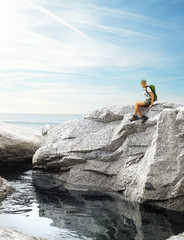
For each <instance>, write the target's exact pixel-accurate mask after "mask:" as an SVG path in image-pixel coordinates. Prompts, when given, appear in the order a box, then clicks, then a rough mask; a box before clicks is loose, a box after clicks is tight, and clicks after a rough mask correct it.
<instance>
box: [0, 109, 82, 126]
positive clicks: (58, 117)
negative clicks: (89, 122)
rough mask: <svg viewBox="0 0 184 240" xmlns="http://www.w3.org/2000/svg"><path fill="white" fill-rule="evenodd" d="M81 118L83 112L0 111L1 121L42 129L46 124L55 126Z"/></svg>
mask: <svg viewBox="0 0 184 240" xmlns="http://www.w3.org/2000/svg"><path fill="white" fill-rule="evenodd" d="M80 118H82V114H31V113H30V114H25V113H0V122H6V123H11V124H15V125H19V126H24V127H27V128H32V129H36V130H41V129H42V128H43V127H44V126H45V125H52V126H54V125H57V124H61V123H63V122H66V121H70V120H74V119H80Z"/></svg>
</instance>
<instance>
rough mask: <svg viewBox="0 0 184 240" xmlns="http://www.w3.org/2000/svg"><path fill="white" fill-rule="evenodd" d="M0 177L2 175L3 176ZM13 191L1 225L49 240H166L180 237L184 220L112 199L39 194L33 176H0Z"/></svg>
mask: <svg viewBox="0 0 184 240" xmlns="http://www.w3.org/2000/svg"><path fill="white" fill-rule="evenodd" d="M1 171H2V170H1ZM0 175H1V176H3V177H5V178H7V179H9V181H10V183H11V185H12V186H13V187H14V188H15V189H16V191H15V192H14V193H13V194H11V195H9V196H8V198H6V199H5V200H4V201H3V202H2V204H1V205H0V225H1V226H5V227H10V228H13V229H16V230H19V231H21V232H24V233H26V234H29V235H34V236H39V237H45V238H47V239H48V240H64V239H66V240H79V239H86V240H106V239H107V240H133V239H135V240H143V239H144V240H164V239H167V238H168V237H169V236H171V235H173V234H177V233H180V232H183V231H184V214H181V213H175V212H170V211H163V210H158V209H157V210H156V209H153V208H150V207H143V206H140V205H138V204H136V203H129V202H126V201H123V200H122V199H120V198H117V197H115V196H112V195H109V194H105V195H96V194H95V195H91V194H89V193H87V192H83V193H79V192H71V193H66V192H65V193H64V192H63V193H61V192H60V193H57V192H54V191H52V192H50V193H48V192H43V191H40V190H39V189H37V187H35V185H34V179H33V177H32V171H31V170H28V171H25V172H15V171H13V172H12V170H11V172H10V171H5V170H3V171H2V172H0Z"/></svg>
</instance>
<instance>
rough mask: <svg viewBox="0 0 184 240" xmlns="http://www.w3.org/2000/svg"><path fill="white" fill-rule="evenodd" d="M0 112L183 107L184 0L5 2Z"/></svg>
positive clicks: (0, 12) (0, 22) (0, 20)
mask: <svg viewBox="0 0 184 240" xmlns="http://www.w3.org/2000/svg"><path fill="white" fill-rule="evenodd" d="M0 6H1V7H0V34H1V38H0V51H1V54H0V102H1V108H0V112H23V113H26V112H30V113H85V112H86V111H88V110H92V109H95V108H100V107H103V106H109V105H116V104H117V105H121V104H123V105H125V104H134V102H135V101H137V100H143V99H144V96H143V95H142V89H141V86H140V80H141V79H142V78H144V79H147V81H148V83H149V84H154V85H155V86H156V89H157V93H158V97H159V102H175V103H182V104H184V94H183V92H184V68H183V65H184V46H183V42H184V26H183V22H184V15H183V9H184V2H183V0H149V1H147V0H139V1H137V0H131V1H130V0H113V1H112V0H111V1H110V0H39V1H38V0H13V1H12V0H6V1H4V0H0Z"/></svg>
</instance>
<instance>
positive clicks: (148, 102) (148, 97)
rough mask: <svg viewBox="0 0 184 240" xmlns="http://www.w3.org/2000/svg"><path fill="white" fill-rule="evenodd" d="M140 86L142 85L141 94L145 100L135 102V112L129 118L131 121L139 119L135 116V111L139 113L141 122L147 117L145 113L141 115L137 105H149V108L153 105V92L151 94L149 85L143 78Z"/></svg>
mask: <svg viewBox="0 0 184 240" xmlns="http://www.w3.org/2000/svg"><path fill="white" fill-rule="evenodd" d="M141 86H142V87H143V94H144V95H145V96H146V100H145V101H140V102H136V103H135V113H134V115H133V117H132V118H131V119H130V121H131V122H132V121H136V120H138V119H139V118H138V116H137V113H139V115H140V117H141V120H142V123H144V122H145V121H146V120H147V119H148V117H147V116H145V115H142V113H141V110H140V108H139V107H142V106H149V108H152V106H153V101H154V94H153V92H152V90H151V88H150V87H149V86H147V82H146V80H144V79H143V80H141Z"/></svg>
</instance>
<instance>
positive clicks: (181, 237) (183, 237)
mask: <svg viewBox="0 0 184 240" xmlns="http://www.w3.org/2000/svg"><path fill="white" fill-rule="evenodd" d="M168 240H184V233H181V234H178V235H176V236H172V237H170V238H168Z"/></svg>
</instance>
